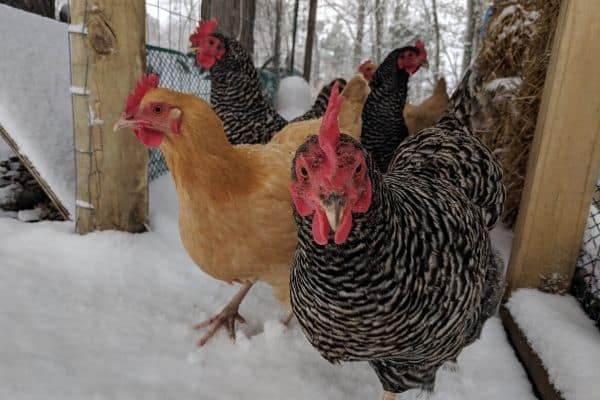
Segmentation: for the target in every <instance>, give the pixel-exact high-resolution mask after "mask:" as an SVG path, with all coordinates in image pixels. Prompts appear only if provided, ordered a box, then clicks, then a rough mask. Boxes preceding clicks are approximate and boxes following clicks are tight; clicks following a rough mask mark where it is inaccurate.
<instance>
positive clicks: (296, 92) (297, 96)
mask: <svg viewBox="0 0 600 400" xmlns="http://www.w3.org/2000/svg"><path fill="white" fill-rule="evenodd" d="M310 106H311V95H310V86H309V85H308V83H307V82H306V81H305V80H304V78H302V77H301V76H288V77H285V78H283V79H282V80H281V82H279V88H278V89H277V106H276V108H277V112H278V113H279V115H281V116H282V117H283V118H285V119H287V120H288V121H289V120H292V119H294V118H296V117H299V116H301V115H302V114H304V113H305V112H306V111H308V109H309V108H310Z"/></svg>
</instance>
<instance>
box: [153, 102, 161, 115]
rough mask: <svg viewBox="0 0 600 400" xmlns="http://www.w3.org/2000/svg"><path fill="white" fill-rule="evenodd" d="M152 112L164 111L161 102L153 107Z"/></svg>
mask: <svg viewBox="0 0 600 400" xmlns="http://www.w3.org/2000/svg"><path fill="white" fill-rule="evenodd" d="M152 112H153V113H154V114H160V113H161V112H162V106H161V105H160V104H157V105H155V106H154V107H152Z"/></svg>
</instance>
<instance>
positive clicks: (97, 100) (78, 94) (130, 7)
mask: <svg viewBox="0 0 600 400" xmlns="http://www.w3.org/2000/svg"><path fill="white" fill-rule="evenodd" d="M145 15H146V11H145V2H144V0H131V1H114V0H74V1H71V21H72V25H71V29H70V35H69V36H70V45H71V75H72V78H71V86H72V92H73V117H74V122H73V124H74V128H73V129H74V134H75V162H76V168H77V199H78V200H79V201H78V203H77V206H78V207H77V231H78V232H79V233H82V234H84V233H88V232H91V231H93V230H102V229H118V230H124V231H129V232H141V231H143V230H144V226H145V225H146V222H147V219H148V173H147V165H148V151H147V149H146V148H145V147H144V146H143V145H141V144H140V143H138V141H137V140H136V139H135V136H134V135H133V134H131V133H127V132H120V133H113V132H112V126H113V124H114V123H115V121H116V120H117V118H118V117H119V115H120V114H121V112H122V110H123V104H124V102H125V98H126V97H127V94H128V93H129V91H130V90H131V89H132V88H133V87H134V85H135V83H136V81H137V80H138V78H139V77H140V75H141V74H142V72H143V71H144V70H145V65H146V58H145V47H144V43H145Z"/></svg>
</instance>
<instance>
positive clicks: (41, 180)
mask: <svg viewBox="0 0 600 400" xmlns="http://www.w3.org/2000/svg"><path fill="white" fill-rule="evenodd" d="M0 137H1V138H2V139H4V141H5V142H6V144H8V147H10V148H11V150H12V151H13V152H14V153H15V154H16V155H17V157H18V158H19V161H21V164H23V166H24V167H25V168H26V169H27V171H29V173H30V174H31V176H33V178H34V179H35V180H36V181H37V183H38V184H39V185H40V187H41V188H42V190H43V191H44V193H46V196H48V198H49V199H50V201H51V202H52V205H53V206H54V207H55V208H56V209H57V210H58V212H59V214H60V216H61V217H62V218H63V219H64V220H68V219H69V211H67V208H66V207H65V206H64V205H63V203H62V202H61V201H60V199H59V198H58V196H56V193H54V191H53V190H52V188H51V187H50V185H48V182H46V180H45V179H44V178H42V176H41V175H40V173H39V172H38V170H37V169H35V167H34V166H33V164H32V163H31V161H29V158H27V156H25V155H24V154H23V153H21V149H19V146H18V145H17V143H16V142H15V141H14V140H13V139H12V137H11V136H10V135H9V134H8V132H6V130H5V129H4V127H3V126H2V124H0Z"/></svg>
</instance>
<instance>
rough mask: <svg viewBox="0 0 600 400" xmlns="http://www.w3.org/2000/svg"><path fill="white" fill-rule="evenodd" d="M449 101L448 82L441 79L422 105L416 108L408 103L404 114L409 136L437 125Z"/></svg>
mask: <svg viewBox="0 0 600 400" xmlns="http://www.w3.org/2000/svg"><path fill="white" fill-rule="evenodd" d="M449 99H450V98H449V97H448V93H447V92H446V80H445V79H444V78H440V79H438V80H437V83H436V84H435V87H434V88H433V91H432V93H431V96H429V97H428V98H426V99H425V100H423V102H421V104H419V105H418V106H415V105H413V104H409V103H407V104H406V105H405V106H404V111H403V113H402V114H403V116H404V121H405V122H406V127H407V128H408V134H409V135H414V134H415V133H417V132H420V131H422V130H423V129H425V128H429V127H430V126H432V125H433V124H435V123H436V122H437V121H438V120H439V119H440V117H441V116H442V114H443V113H444V111H445V110H446V106H447V105H448V100H449Z"/></svg>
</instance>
